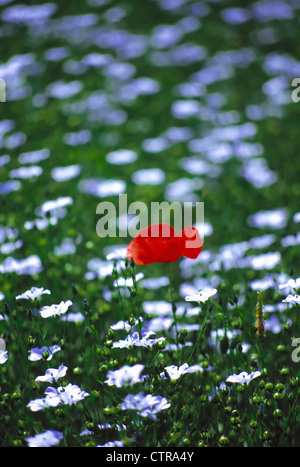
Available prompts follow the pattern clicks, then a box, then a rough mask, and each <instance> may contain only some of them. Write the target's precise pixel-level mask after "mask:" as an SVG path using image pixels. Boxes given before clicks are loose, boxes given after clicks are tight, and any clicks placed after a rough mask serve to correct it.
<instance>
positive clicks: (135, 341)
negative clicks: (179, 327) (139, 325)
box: [113, 328, 165, 349]
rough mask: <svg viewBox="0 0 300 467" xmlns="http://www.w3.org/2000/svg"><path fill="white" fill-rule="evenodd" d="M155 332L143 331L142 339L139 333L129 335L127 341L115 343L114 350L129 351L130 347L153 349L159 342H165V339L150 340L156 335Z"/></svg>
mask: <svg viewBox="0 0 300 467" xmlns="http://www.w3.org/2000/svg"><path fill="white" fill-rule="evenodd" d="M154 334H155V333H154V332H153V331H146V330H145V329H144V328H143V329H142V330H141V335H142V337H141V338H140V334H139V332H133V333H132V334H129V335H128V336H127V337H126V339H125V340H119V341H117V342H114V343H113V348H120V349H128V348H130V347H133V346H136V347H153V345H155V344H157V343H158V342H163V341H164V340H165V338H164V337H159V338H158V339H149V337H150V336H152V335H154Z"/></svg>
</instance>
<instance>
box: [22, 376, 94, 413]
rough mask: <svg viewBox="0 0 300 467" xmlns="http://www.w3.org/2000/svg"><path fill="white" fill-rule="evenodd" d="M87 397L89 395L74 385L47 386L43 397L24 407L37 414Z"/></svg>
mask: <svg viewBox="0 0 300 467" xmlns="http://www.w3.org/2000/svg"><path fill="white" fill-rule="evenodd" d="M87 396H89V393H88V392H86V391H82V390H81V389H80V387H79V386H77V385H76V384H71V383H69V384H68V385H67V386H60V387H59V388H57V389H56V388H53V387H51V386H48V387H47V389H46V391H45V397H44V398H42V399H35V400H32V401H30V402H29V403H28V404H27V406H26V407H28V408H30V410H31V411H32V412H38V411H40V410H43V409H46V408H48V407H57V406H58V405H59V404H64V405H73V404H77V402H80V401H81V400H83V399H85V398H86V397H87Z"/></svg>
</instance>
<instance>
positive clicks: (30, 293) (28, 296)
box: [16, 287, 51, 300]
mask: <svg viewBox="0 0 300 467" xmlns="http://www.w3.org/2000/svg"><path fill="white" fill-rule="evenodd" d="M44 294H47V295H49V294H51V292H50V290H48V289H44V287H41V288H38V287H31V289H30V290H26V292H24V293H22V294H21V295H18V296H17V297H16V299H17V300H20V299H25V300H35V299H36V298H39V297H40V296H41V295H44Z"/></svg>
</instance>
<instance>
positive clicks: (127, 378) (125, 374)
mask: <svg viewBox="0 0 300 467" xmlns="http://www.w3.org/2000/svg"><path fill="white" fill-rule="evenodd" d="M144 368H145V367H144V365H142V364H136V365H133V366H128V365H124V366H123V367H122V368H119V369H118V370H111V371H109V372H108V373H107V380H106V381H104V382H105V383H106V384H108V385H109V386H116V387H117V388H120V387H122V386H128V385H131V384H135V383H139V382H143V381H144V379H145V378H146V376H141V373H142V371H143V370H144Z"/></svg>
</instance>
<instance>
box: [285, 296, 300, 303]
mask: <svg viewBox="0 0 300 467" xmlns="http://www.w3.org/2000/svg"><path fill="white" fill-rule="evenodd" d="M282 301H283V302H284V303H291V304H292V305H300V295H291V294H289V295H288V296H287V297H286V298H285V299H284V300H282Z"/></svg>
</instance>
